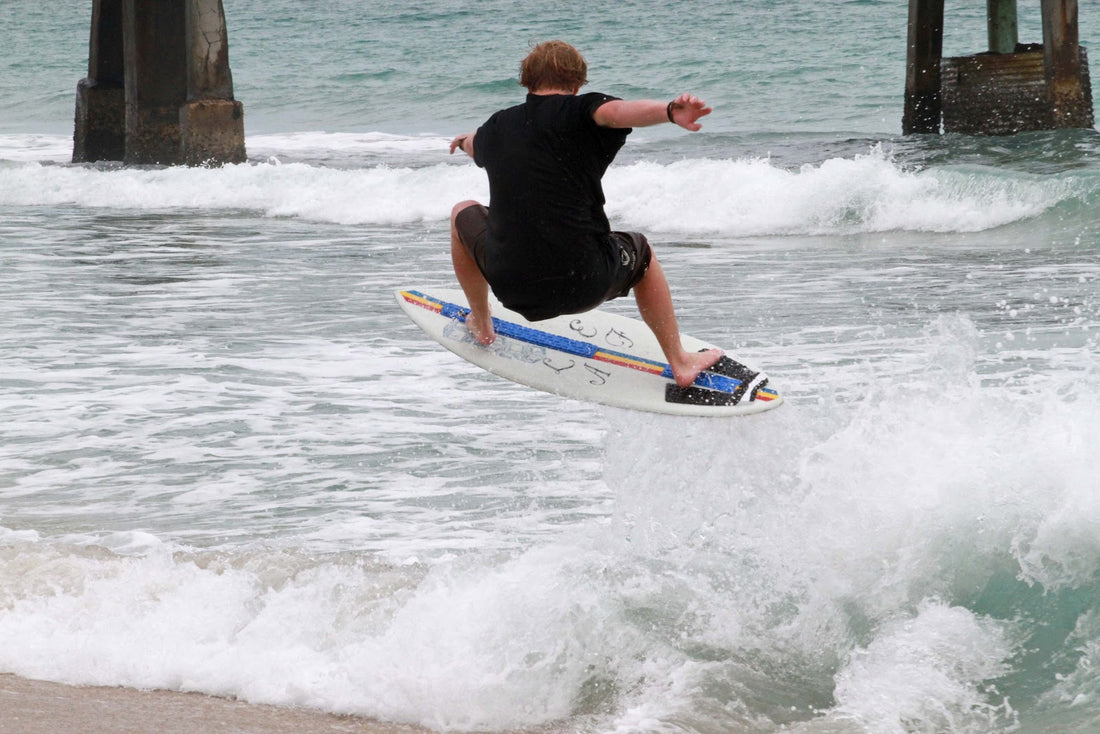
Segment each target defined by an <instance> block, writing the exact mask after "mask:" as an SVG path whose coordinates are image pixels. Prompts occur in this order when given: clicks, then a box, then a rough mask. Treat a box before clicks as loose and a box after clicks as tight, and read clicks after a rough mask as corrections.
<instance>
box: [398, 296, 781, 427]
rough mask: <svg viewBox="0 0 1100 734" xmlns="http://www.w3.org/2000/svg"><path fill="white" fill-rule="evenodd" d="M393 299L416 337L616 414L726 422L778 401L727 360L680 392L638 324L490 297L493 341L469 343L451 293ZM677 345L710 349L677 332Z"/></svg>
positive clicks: (760, 377) (462, 312) (754, 375)
mask: <svg viewBox="0 0 1100 734" xmlns="http://www.w3.org/2000/svg"><path fill="white" fill-rule="evenodd" d="M395 296H396V298H397V303H398V304H399V305H400V306H401V308H402V309H403V310H404V311H405V313H406V314H408V316H409V318H411V319H412V320H413V321H414V322H415V323H416V324H417V326H419V327H420V328H421V329H423V330H424V332H425V333H426V334H427V335H428V336H430V337H431V338H432V339H435V340H436V341H437V342H439V343H440V344H442V345H443V346H444V347H446V348H447V349H449V350H451V351H452V352H454V353H455V354H457V355H458V356H460V357H462V358H463V359H465V360H467V361H469V362H472V363H473V364H475V365H477V366H478V367H481V368H483V369H485V370H487V371H489V372H492V373H493V374H495V375H499V376H501V377H504V378H507V379H509V380H512V381H513V382H518V383H520V384H521V385H527V386H529V387H533V388H535V389H537V390H544V391H546V392H550V393H554V394H556V395H562V396H564V397H569V398H576V399H577V400H586V401H590V402H594V403H602V404H604V405H613V406H616V407H619V408H630V409H633V410H643V411H650V412H654V413H666V414H671V415H689V416H707V417H727V416H736V415H748V414H752V413H759V412H761V411H764V410H770V409H772V408H775V407H778V406H779V405H780V404H781V403H782V402H783V399H782V397H781V396H780V395H779V393H778V392H777V391H776V390H775V389H774V388H773V387H771V386H770V385H769V384H767V383H768V378H767V377H766V376H765V375H764V373H763V372H760V371H758V370H754V369H752V368H749V367H747V366H745V365H744V364H742V363H740V362H736V361H734V360H733V359H732V358H731V357H730V356H729V355H727V356H726V357H725V358H723V360H722V361H720V362H719V364H717V365H715V367H714V368H712V369H711V370H708V371H706V372H704V373H702V374H701V375H699V378H698V379H697V380H696V381H695V384H694V385H692V386H691V387H688V388H680V387H678V386H677V385H676V382H675V381H674V380H673V379H672V371H671V369H670V368H669V366H668V363H667V362H665V361H664V354H663V353H662V352H661V347H660V345H658V343H657V339H656V337H654V336H653V332H651V331H650V330H649V327H648V326H646V325H645V323H644V322H642V321H640V320H638V319H632V318H627V317H626V316H620V315H618V314H612V313H607V312H605V311H599V310H596V311H589V312H587V313H583V314H576V315H570V316H559V317H557V318H553V319H547V320H545V321H538V322H530V321H527V320H526V319H524V318H523V317H522V316H520V315H519V314H517V313H514V312H512V311H509V310H508V309H506V308H504V307H503V306H501V305H500V304H499V303H497V302H496V301H495V300H494V301H492V307H493V326H494V327H495V329H496V334H497V338H496V341H495V342H493V344H491V345H490V346H487V347H486V346H483V345H481V344H479V343H478V342H477V341H476V340H475V339H474V338H473V336H472V335H471V334H470V332H469V331H468V330H467V329H466V323H465V321H466V314H467V313H468V312H469V307H468V305H467V303H466V299H465V296H464V295H463V294H462V291H461V290H460V289H434V288H405V289H399V290H398V291H396V293H395ZM682 342H683V344H684V347H685V348H686V349H691V350H700V349H710V348H712V345H710V344H707V343H706V342H703V341H700V340H699V339H695V338H694V337H690V336H683V337H682Z"/></svg>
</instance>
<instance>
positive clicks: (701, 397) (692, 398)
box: [665, 356, 768, 406]
mask: <svg viewBox="0 0 1100 734" xmlns="http://www.w3.org/2000/svg"><path fill="white" fill-rule="evenodd" d="M706 371H707V372H711V373H714V374H716V375H722V376H723V377H729V378H732V379H734V380H737V381H738V382H739V383H740V384H739V385H738V386H737V387H736V389H734V390H733V392H724V391H722V390H711V389H709V388H705V387H698V386H696V385H691V386H690V387H680V386H679V385H677V384H676V383H674V382H673V383H670V384H668V385H666V386H665V402H667V403H686V404H688V405H716V406H717V405H737V404H738V403H739V402H741V398H743V397H744V396H745V390H747V389H748V387H749V385H751V384H752V381H753V380H755V379H756V378H757V376H758V375H759V374H760V373H759V372H754V371H752V370H751V369H749V368H748V367H746V366H745V365H743V364H741V363H740V362H735V361H733V360H732V359H730V358H729V357H726V356H723V357H721V358H720V359H719V360H718V361H717V362H715V363H714V364H713V365H711V367H709V368H708V369H707V370H706ZM766 384H768V380H767V378H764V379H763V380H761V381H760V382H759V383H758V384H756V385H754V386H753V390H752V395H750V396H749V400H750V401H752V400H755V399H756V391H757V390H759V389H760V388H762V387H763V386H764V385H766Z"/></svg>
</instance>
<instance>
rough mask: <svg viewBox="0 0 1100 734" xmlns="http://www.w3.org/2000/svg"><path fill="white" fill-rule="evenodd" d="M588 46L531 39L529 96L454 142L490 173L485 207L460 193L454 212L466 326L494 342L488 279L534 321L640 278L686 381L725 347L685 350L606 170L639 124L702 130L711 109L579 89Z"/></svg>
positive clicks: (645, 306)
mask: <svg viewBox="0 0 1100 734" xmlns="http://www.w3.org/2000/svg"><path fill="white" fill-rule="evenodd" d="M587 80H588V66H587V63H586V62H585V60H584V57H582V56H581V54H580V53H579V52H578V51H577V50H576V49H575V48H573V47H572V46H570V45H569V44H567V43H564V42H562V41H547V42H545V43H540V44H539V45H537V46H535V48H534V49H532V51H531V53H530V54H528V56H527V58H525V59H524V60H523V63H522V64H521V66H520V84H521V85H523V86H524V87H526V88H527V92H528V94H527V99H526V101H525V102H524V103H523V104H521V105H517V106H515V107H511V108H508V109H505V110H501V111H499V112H497V113H496V114H494V115H493V116H492V117H490V118H489V120H488V121H486V123H485V124H484V125H482V126H481V127H480V128H478V129H477V131H476V132H474V133H470V134H468V135H460V136H458V137H456V138H455V139H454V140H452V141H451V146H450V152H451V153H452V154H453V153H454V152H455V150H457V149H459V148H461V149H462V151H463V152H465V153H466V154H467V155H469V156H470V157H471V158H473V159H474V162H475V163H477V165H478V166H480V167H482V168H484V169H485V170H486V173H487V174H488V176H489V196H490V199H489V206H488V207H485V206H483V205H481V204H480V203H478V202H476V201H472V200H471V201H462V202H459V203H458V204H456V205H455V207H454V209H453V210H452V212H451V258H452V261H453V263H454V270H455V275H456V276H457V278H458V282H459V285H461V286H462V290H463V292H464V293H465V294H466V298H467V300H468V301H469V303H470V313H469V315H468V316H467V317H466V326H467V328H468V329H469V330H470V332H471V333H472V334H473V336H474V338H475V339H477V341H478V342H480V343H481V344H484V345H489V344H492V343H493V341H494V339H495V338H496V335H495V333H494V331H493V322H492V314H491V313H490V306H489V300H488V297H489V288H490V287H491V288H492V290H493V293H494V294H495V295H496V296H497V298H499V299H500V301H501V303H503V304H504V305H505V306H506V307H508V308H510V309H512V310H514V311H517V312H518V313H520V314H522V315H523V316H525V317H526V318H528V319H529V320H532V321H535V320H539V319H545V318H551V317H553V316H558V315H561V314H570V313H581V312H583V311H588V310H590V309H593V308H596V307H597V306H599V305H600V304H601V303H603V302H604V301H607V300H609V299H612V298H618V297H620V296H625V295H626V294H627V293H629V292H630V291H631V289H633V291H634V297H635V300H636V301H637V303H638V310H639V312H640V313H641V316H642V320H643V321H645V322H646V324H647V325H648V326H649V328H650V329H651V330H652V331H653V333H654V335H655V336H656V337H657V341H658V343H659V344H660V345H661V349H662V350H663V351H664V354H665V358H666V359H667V360H668V363H669V366H670V367H671V368H672V374H673V377H674V378H675V380H676V383H677V384H678V385H680V386H681V387H687V386H688V385H690V384H691V383H692V382H694V381H695V378H696V377H697V376H698V375H699V373H700V372H702V371H703V370H705V369H707V368H708V367H710V366H712V365H713V364H714V363H715V362H717V361H718V360H719V359H720V358H721V357H722V352H721V350H717V349H712V350H708V351H705V352H689V351H686V350H685V349H684V347H683V345H682V344H681V343H680V331H679V326H678V324H677V322H676V314H675V312H674V309H673V306H672V295H671V293H670V291H669V287H668V281H667V280H666V279H665V275H664V271H663V270H662V269H661V265H660V263H659V262H657V258H656V257H655V256H654V255H653V253H652V251H651V249H650V246H649V242H648V241H647V240H646V238H645V237H644V236H643V235H641V234H638V233H636V232H612V231H611V226H610V224H609V223H608V221H607V216H606V214H605V213H604V208H603V206H604V194H603V187H602V184H601V179H602V178H603V174H604V172H605V171H606V170H607V167H608V166H609V165H610V164H611V162H612V160H614V158H615V155H616V153H618V151H619V149H620V148H621V147H622V146H623V144H624V143H625V142H626V136H627V135H629V134H630V131H631V128H634V127H644V126H649V125H656V124H658V123H663V122H672V123H674V124H677V125H679V126H680V127H683V128H685V129H687V130H692V131H695V130H699V129H700V127H701V125H700V124H699V123H698V120H699V118H700V117H703V116H704V115H707V114H710V111H711V110H710V108H709V107H707V106H706V104H705V103H704V102H703V101H702V100H700V99H699V98H698V97H695V96H692V95H690V94H682V95H680V96H679V97H677V98H676V99H674V100H672V101H671V102H668V103H667V104H666V103H665V102H656V101H652V100H638V101H625V100H621V99H618V98H616V97H612V96H609V95H606V94H599V93H595V92H593V93H588V94H583V95H578V92H579V91H580V88H581V86H583V85H584V84H585V83H586V82H587Z"/></svg>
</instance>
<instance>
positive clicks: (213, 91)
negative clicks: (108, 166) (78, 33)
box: [73, 0, 245, 165]
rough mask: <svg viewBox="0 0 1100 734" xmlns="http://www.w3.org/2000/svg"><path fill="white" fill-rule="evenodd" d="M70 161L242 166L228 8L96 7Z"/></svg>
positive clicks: (165, 1)
mask: <svg viewBox="0 0 1100 734" xmlns="http://www.w3.org/2000/svg"><path fill="white" fill-rule="evenodd" d="M93 2H94V5H93V8H92V35H91V45H90V54H89V58H90V61H89V64H88V67H89V69H88V78H86V79H84V80H82V81H81V82H80V84H79V85H78V86H77V102H76V122H75V128H74V132H73V160H74V161H96V160H122V161H125V162H126V163H130V164H141V163H154V164H166V165H172V164H177V163H189V164H205V163H226V162H234V163H235V162H240V161H243V160H245V150H244V115H243V109H242V106H241V103H240V102H237V101H236V100H234V99H233V79H232V76H231V74H230V71H229V41H228V34H227V33H226V29H225V14H224V11H223V8H222V3H221V0H93Z"/></svg>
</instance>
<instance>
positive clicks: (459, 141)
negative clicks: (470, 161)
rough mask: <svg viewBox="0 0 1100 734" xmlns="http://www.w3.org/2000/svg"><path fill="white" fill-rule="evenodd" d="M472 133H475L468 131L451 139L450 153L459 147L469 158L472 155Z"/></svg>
mask: <svg viewBox="0 0 1100 734" xmlns="http://www.w3.org/2000/svg"><path fill="white" fill-rule="evenodd" d="M474 135H476V133H469V134H468V135H459V136H458V137H457V138H455V139H454V140H452V141H451V153H452V154H453V153H454V152H455V151H456V150H458V149H459V148H462V152H463V153H465V154H466V155H468V156H470V157H471V158H473V157H474Z"/></svg>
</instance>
